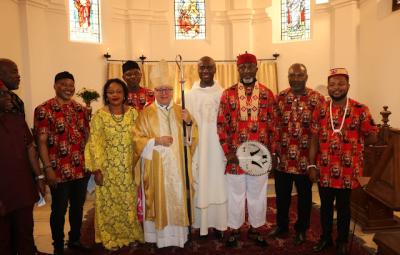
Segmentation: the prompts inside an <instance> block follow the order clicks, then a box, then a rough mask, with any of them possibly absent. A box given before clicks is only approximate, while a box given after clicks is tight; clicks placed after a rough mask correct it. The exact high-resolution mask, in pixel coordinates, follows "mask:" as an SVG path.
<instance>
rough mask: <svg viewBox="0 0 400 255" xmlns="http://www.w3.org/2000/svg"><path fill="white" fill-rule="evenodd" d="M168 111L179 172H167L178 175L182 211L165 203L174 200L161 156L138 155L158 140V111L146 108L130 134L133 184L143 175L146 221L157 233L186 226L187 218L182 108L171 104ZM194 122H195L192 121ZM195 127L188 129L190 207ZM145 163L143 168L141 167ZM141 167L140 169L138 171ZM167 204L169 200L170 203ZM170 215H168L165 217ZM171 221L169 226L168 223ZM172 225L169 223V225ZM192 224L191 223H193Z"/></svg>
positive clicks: (156, 154) (196, 138)
mask: <svg viewBox="0 0 400 255" xmlns="http://www.w3.org/2000/svg"><path fill="white" fill-rule="evenodd" d="M171 111H173V112H174V114H172V118H173V119H172V118H171V119H170V123H169V124H170V125H175V126H176V130H177V134H178V135H177V137H173V139H174V141H173V143H175V142H178V151H179V155H176V157H177V158H178V159H179V164H178V167H177V168H178V169H169V170H170V171H171V170H172V171H179V174H178V176H179V180H178V181H180V182H181V183H182V185H181V187H182V190H181V192H182V195H180V196H179V197H183V201H184V203H183V207H182V206H174V205H173V204H171V203H168V208H167V201H168V198H169V196H173V195H175V194H173V191H172V190H170V189H168V188H167V186H168V183H167V181H168V176H165V173H167V172H168V169H164V164H163V158H162V154H161V153H160V152H159V151H157V150H155V149H154V150H153V151H152V159H151V160H148V159H145V158H143V157H141V154H142V152H143V150H144V148H145V147H146V145H147V143H148V142H149V140H150V139H153V138H155V137H159V136H161V135H163V134H161V132H160V119H159V114H158V108H157V106H156V104H155V103H153V104H151V105H150V106H148V107H146V108H145V109H144V110H143V111H142V112H141V113H140V114H139V117H138V118H137V120H136V122H135V127H134V131H133V141H134V156H133V160H134V161H133V162H134V166H135V170H134V171H135V180H136V183H140V179H141V173H142V174H143V185H144V187H143V190H144V193H145V204H144V206H145V220H148V221H153V222H154V223H155V227H156V229H157V230H161V229H163V228H164V227H166V226H167V225H177V226H188V225H189V220H188V214H187V206H186V197H187V195H186V183H185V178H186V177H185V166H184V154H183V150H184V147H183V130H182V125H183V124H182V112H181V111H182V110H181V106H179V105H176V104H173V107H172V109H171ZM192 120H194V118H192ZM197 134H198V131H197V124H196V123H195V122H193V125H192V128H191V144H190V146H189V147H188V150H187V151H188V170H189V181H190V187H191V198H192V199H191V201H192V205H193V194H194V193H193V192H194V191H193V186H192V169H191V166H192V155H193V153H194V150H195V148H196V146H197V140H198V135H197ZM142 161H144V162H143V163H144V164H141V163H142ZM141 166H143V167H142V169H140V168H141ZM169 201H170V200H169ZM191 210H192V218H193V215H194V213H193V206H192V209H191ZM168 213H169V215H168ZM169 221H170V222H169ZM171 221H172V222H171ZM192 221H193V219H192Z"/></svg>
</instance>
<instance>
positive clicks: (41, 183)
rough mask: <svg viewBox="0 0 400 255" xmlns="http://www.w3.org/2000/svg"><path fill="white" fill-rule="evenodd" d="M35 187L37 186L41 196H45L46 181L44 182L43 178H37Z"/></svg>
mask: <svg viewBox="0 0 400 255" xmlns="http://www.w3.org/2000/svg"><path fill="white" fill-rule="evenodd" d="M37 188H38V190H39V192H40V194H41V195H42V197H45V196H46V183H45V181H44V179H39V180H37Z"/></svg>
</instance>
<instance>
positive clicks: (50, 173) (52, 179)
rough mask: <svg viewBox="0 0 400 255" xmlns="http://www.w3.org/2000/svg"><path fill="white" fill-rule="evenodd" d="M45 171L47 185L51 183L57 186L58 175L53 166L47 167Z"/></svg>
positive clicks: (51, 185) (52, 185)
mask: <svg viewBox="0 0 400 255" xmlns="http://www.w3.org/2000/svg"><path fill="white" fill-rule="evenodd" d="M45 173H46V181H47V185H49V186H50V187H55V186H56V185H57V177H56V173H55V172H54V170H53V169H51V168H47V169H45Z"/></svg>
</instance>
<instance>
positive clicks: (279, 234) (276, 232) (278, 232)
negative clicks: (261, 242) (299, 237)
mask: <svg viewBox="0 0 400 255" xmlns="http://www.w3.org/2000/svg"><path fill="white" fill-rule="evenodd" d="M288 232H289V231H288V230H287V229H283V228H280V227H276V228H274V229H273V230H271V232H269V233H268V235H267V236H268V237H269V238H277V237H282V236H284V235H286V234H287V233H288Z"/></svg>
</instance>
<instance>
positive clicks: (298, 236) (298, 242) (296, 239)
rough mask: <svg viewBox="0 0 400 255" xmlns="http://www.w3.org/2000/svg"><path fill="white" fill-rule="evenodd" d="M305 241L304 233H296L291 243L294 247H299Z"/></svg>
mask: <svg viewBox="0 0 400 255" xmlns="http://www.w3.org/2000/svg"><path fill="white" fill-rule="evenodd" d="M305 241H306V233H304V232H297V233H296V235H295V237H294V239H293V243H294V245H296V246H297V245H301V244H303V243H304V242H305Z"/></svg>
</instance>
